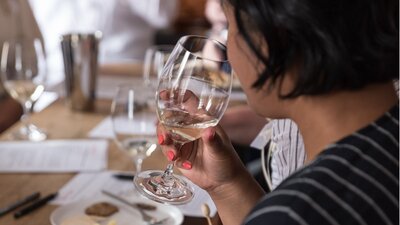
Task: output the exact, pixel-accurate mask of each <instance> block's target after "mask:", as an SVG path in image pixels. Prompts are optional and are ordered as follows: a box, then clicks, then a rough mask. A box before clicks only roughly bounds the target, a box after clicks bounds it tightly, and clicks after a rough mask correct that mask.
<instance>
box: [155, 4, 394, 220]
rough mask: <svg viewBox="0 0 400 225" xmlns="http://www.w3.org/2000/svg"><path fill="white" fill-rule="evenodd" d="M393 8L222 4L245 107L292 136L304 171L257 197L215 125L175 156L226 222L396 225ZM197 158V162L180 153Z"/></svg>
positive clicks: (168, 150)
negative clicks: (283, 123) (290, 128)
mask: <svg viewBox="0 0 400 225" xmlns="http://www.w3.org/2000/svg"><path fill="white" fill-rule="evenodd" d="M398 4H399V3H398V1H394V0H380V1H376V0H375V1H373V0H355V1H350V2H349V1H344V0H337V1H311V0H301V1H300V0H278V1H275V0H253V1H241V0H225V1H224V2H223V7H224V10H225V12H226V16H227V19H228V22H229V30H228V42H227V45H228V57H229V60H230V62H231V64H232V66H233V68H234V70H235V72H236V73H237V75H238V78H239V80H240V82H241V85H242V88H243V90H244V92H245V93H246V95H247V99H248V103H249V105H250V106H251V107H252V108H253V109H254V110H255V111H256V112H257V113H258V114H259V115H261V116H263V117H268V118H273V119H281V118H290V119H292V120H293V121H294V122H295V123H296V124H297V125H298V127H299V130H300V131H301V133H302V136H303V140H304V147H305V151H306V155H307V156H306V164H307V165H306V166H305V167H303V168H302V169H300V170H299V171H297V172H295V173H294V174H292V175H291V176H290V177H288V178H287V179H286V180H285V181H283V183H282V184H280V185H279V186H278V187H277V188H276V189H275V190H274V191H273V192H271V193H270V194H268V195H265V196H264V193H263V191H262V189H261V188H260V187H259V186H258V185H257V183H256V181H254V179H253V178H252V177H251V176H250V175H249V174H248V172H247V171H246V169H245V167H244V166H243V165H242V163H241V162H240V160H239V159H238V157H237V155H236V154H235V151H234V149H233V148H232V147H231V144H230V141H229V139H228V138H227V135H226V134H225V133H224V131H223V130H222V129H221V127H219V126H217V127H214V128H208V129H206V130H205V131H204V132H203V135H202V138H201V139H200V140H198V141H195V142H192V143H189V144H187V145H185V146H184V148H183V149H182V151H180V152H177V151H176V150H175V149H174V148H173V146H171V145H169V144H170V143H171V141H170V139H169V138H168V134H167V133H166V132H165V131H164V129H163V128H162V127H161V125H160V126H159V127H158V132H159V133H158V134H159V142H160V143H161V144H162V145H163V151H164V153H165V154H166V156H167V157H168V159H170V160H171V159H177V165H178V166H179V165H182V166H181V167H182V169H181V172H182V174H183V175H185V176H186V177H188V178H189V179H190V180H192V181H193V182H194V183H196V184H197V185H199V186H200V187H202V188H203V189H205V190H207V191H208V193H209V194H210V196H211V197H212V199H213V200H214V202H215V204H216V206H217V209H218V213H219V216H220V217H221V220H222V222H223V223H224V224H230V225H231V224H242V223H244V224H265V223H268V224H398V223H399V208H398V197H399V192H398V189H399V186H398V183H399V181H398V176H399V173H398V171H399V167H398V165H399V145H398V141H399V125H398V116H399V115H398V114H399V111H398V98H397V95H396V92H395V90H394V87H393V80H394V79H398V72H399V71H398V68H399V64H398V62H399V58H398V39H399V36H398V16H399V15H398V8H399V7H398ZM192 149H197V154H196V158H195V159H194V160H193V161H191V162H189V161H188V158H187V156H188V155H189V154H190V151H191V150H192Z"/></svg>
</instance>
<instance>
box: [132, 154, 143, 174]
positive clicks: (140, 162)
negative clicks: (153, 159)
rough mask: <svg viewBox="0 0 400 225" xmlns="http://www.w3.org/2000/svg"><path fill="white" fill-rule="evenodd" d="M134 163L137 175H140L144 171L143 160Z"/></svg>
mask: <svg viewBox="0 0 400 225" xmlns="http://www.w3.org/2000/svg"><path fill="white" fill-rule="evenodd" d="M134 162H135V166H136V174H139V173H140V172H141V171H142V164H143V159H141V158H139V159H136V160H134Z"/></svg>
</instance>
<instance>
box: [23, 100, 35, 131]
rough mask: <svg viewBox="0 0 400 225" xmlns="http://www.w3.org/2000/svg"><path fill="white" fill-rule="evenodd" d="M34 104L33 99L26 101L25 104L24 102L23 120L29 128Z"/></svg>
mask: <svg viewBox="0 0 400 225" xmlns="http://www.w3.org/2000/svg"><path fill="white" fill-rule="evenodd" d="M32 105H33V104H32V102H31V101H26V102H25V103H24V104H22V109H23V112H22V116H21V122H22V124H23V125H24V126H25V128H26V129H27V130H29V125H30V123H29V118H30V117H31V110H32Z"/></svg>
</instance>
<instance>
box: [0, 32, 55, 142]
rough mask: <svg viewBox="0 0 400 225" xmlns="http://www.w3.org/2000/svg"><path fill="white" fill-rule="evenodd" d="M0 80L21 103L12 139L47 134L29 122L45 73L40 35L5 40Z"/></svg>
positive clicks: (31, 138) (40, 138)
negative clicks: (21, 112) (30, 37)
mask: <svg viewBox="0 0 400 225" xmlns="http://www.w3.org/2000/svg"><path fill="white" fill-rule="evenodd" d="M0 59H1V62H0V64H1V74H0V78H1V82H2V84H3V85H4V88H5V89H6V91H7V92H8V93H9V94H10V96H11V97H12V98H14V99H15V100H17V101H18V102H19V103H21V105H22V107H23V115H22V117H21V122H22V123H23V126H22V127H21V128H20V129H19V130H17V131H16V132H14V133H13V134H12V138H13V139H16V140H30V141H42V140H45V139H46V138H47V134H46V133H45V132H44V131H43V130H42V129H40V128H38V127H37V126H35V125H33V124H32V123H30V122H29V117H30V114H31V112H32V108H33V105H34V103H35V102H36V101H37V100H38V99H39V97H40V96H41V95H42V93H43V91H44V88H45V81H46V75H47V69H46V60H45V54H44V49H43V45H42V42H41V40H40V39H33V40H32V39H31V40H28V39H20V40H11V41H5V42H4V43H3V46H2V52H1V58H0Z"/></svg>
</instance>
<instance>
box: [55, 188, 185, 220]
mask: <svg viewBox="0 0 400 225" xmlns="http://www.w3.org/2000/svg"><path fill="white" fill-rule="evenodd" d="M130 201H131V199H130ZM98 202H109V203H112V204H113V205H115V206H117V207H118V209H119V211H118V212H117V213H115V214H113V215H111V216H110V217H107V218H106V219H105V220H104V221H103V222H102V223H101V224H106V225H107V224H108V223H110V224H113V223H111V221H114V222H115V225H128V224H135V225H141V224H143V225H146V223H145V222H143V220H142V216H141V214H140V213H139V211H138V210H137V209H135V208H133V207H130V206H128V205H126V204H124V203H122V202H119V201H117V200H115V199H113V198H110V197H108V196H104V195H101V196H99V197H98V198H94V199H87V200H82V201H78V202H74V203H71V204H67V205H63V206H60V207H58V208H57V209H55V210H54V211H53V212H52V213H51V215H50V222H51V224H52V225H61V224H63V223H64V224H74V225H80V224H82V225H83V224H85V225H86V224H94V223H87V217H86V216H85V209H86V208H87V207H88V206H90V205H92V204H94V203H98ZM131 202H134V203H138V202H141V203H146V204H151V205H155V206H156V207H157V209H156V210H154V211H149V210H148V211H146V212H147V213H148V214H149V215H151V216H154V217H155V218H156V219H164V218H166V217H169V219H168V220H167V221H165V222H164V223H162V224H163V225H179V224H182V222H183V214H182V212H181V211H180V210H179V209H178V208H177V207H175V206H171V205H163V204H159V203H155V202H153V201H150V200H147V199H143V198H139V197H138V198H135V199H134V200H133V201H131ZM85 218H86V222H85ZM67 221H69V222H70V223H66V222H67Z"/></svg>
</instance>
